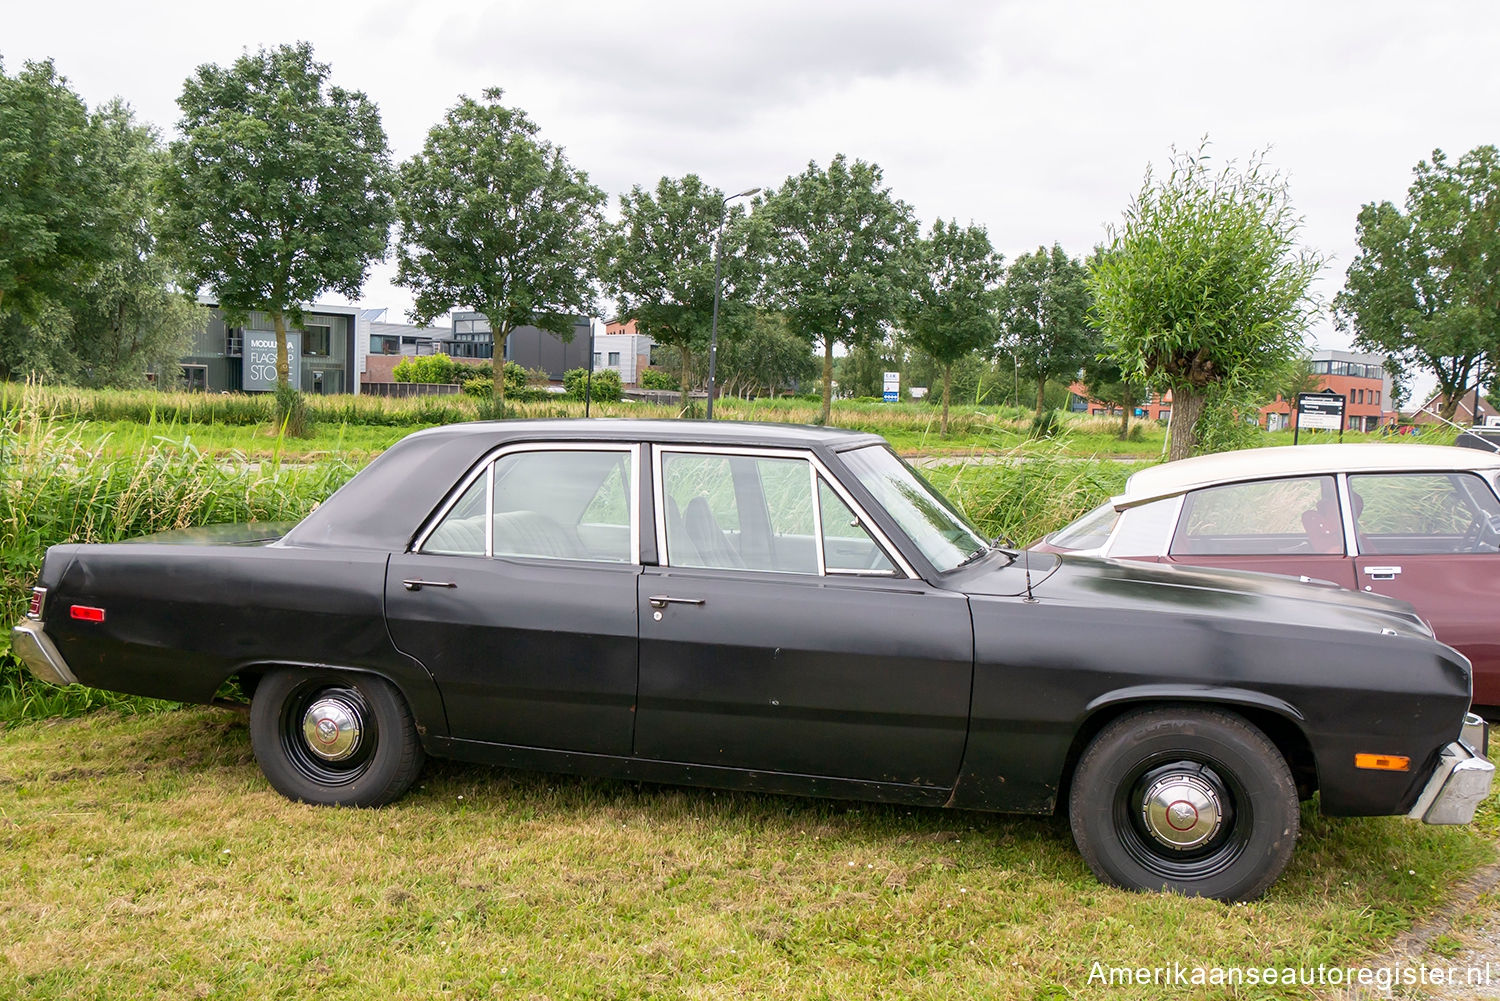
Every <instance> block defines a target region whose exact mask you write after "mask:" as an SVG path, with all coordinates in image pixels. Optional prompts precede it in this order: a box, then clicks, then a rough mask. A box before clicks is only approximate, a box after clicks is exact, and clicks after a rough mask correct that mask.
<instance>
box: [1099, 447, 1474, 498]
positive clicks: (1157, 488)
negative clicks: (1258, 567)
mask: <svg viewBox="0 0 1500 1001" xmlns="http://www.w3.org/2000/svg"><path fill="white" fill-rule="evenodd" d="M1455 469H1464V470H1474V471H1476V472H1492V471H1494V470H1500V453H1496V452H1482V451H1479V450H1478V449H1473V448H1454V447H1453V446H1451V445H1418V444H1412V443H1406V442H1402V443H1396V442H1362V443H1358V444H1354V443H1351V444H1348V445H1278V446H1276V447H1274V448H1247V449H1242V450H1240V451H1237V452H1217V453H1215V454H1213V455H1200V456H1196V457H1194V458H1191V459H1179V460H1177V461H1176V462H1166V463H1163V464H1162V465H1160V466H1152V467H1150V468H1148V469H1142V470H1141V471H1140V472H1138V473H1135V474H1133V475H1132V476H1131V477H1130V479H1128V480H1126V481H1125V492H1124V493H1122V494H1120V495H1119V496H1118V497H1115V498H1114V504H1115V506H1116V507H1120V506H1126V507H1134V506H1135V505H1137V504H1144V503H1145V502H1147V501H1152V500H1157V499H1160V498H1162V497H1173V496H1176V495H1177V494H1180V493H1185V492H1187V491H1189V490H1196V489H1198V488H1200V487H1208V486H1216V485H1218V484H1221V483H1236V482H1240V481H1243V480H1265V479H1273V478H1276V477H1280V476H1315V475H1319V474H1328V473H1385V472H1432V471H1448V470H1455Z"/></svg>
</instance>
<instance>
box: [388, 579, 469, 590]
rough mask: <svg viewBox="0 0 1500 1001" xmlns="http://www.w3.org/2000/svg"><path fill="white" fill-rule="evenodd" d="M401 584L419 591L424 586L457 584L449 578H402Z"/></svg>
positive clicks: (408, 588)
mask: <svg viewBox="0 0 1500 1001" xmlns="http://www.w3.org/2000/svg"><path fill="white" fill-rule="evenodd" d="M401 586H402V587H404V588H406V589H407V590H408V591H420V590H422V588H424V587H447V588H457V587H458V585H457V584H455V583H453V581H451V580H420V579H419V580H403V581H402V582H401Z"/></svg>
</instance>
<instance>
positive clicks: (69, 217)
mask: <svg viewBox="0 0 1500 1001" xmlns="http://www.w3.org/2000/svg"><path fill="white" fill-rule="evenodd" d="M93 147H94V129H93V126H92V124H91V123H90V121H89V114H88V108H87V107H86V106H85V105H84V103H83V100H82V98H80V97H79V96H78V95H77V94H75V93H74V92H73V90H72V89H71V88H70V87H69V86H68V83H67V80H66V79H65V78H64V77H61V76H58V75H57V71H56V69H55V68H54V67H53V65H52V62H51V60H47V61H45V62H40V63H33V62H28V63H26V64H25V66H24V67H23V68H22V70H21V72H19V73H17V74H16V75H15V76H14V77H11V76H8V75H7V74H6V73H5V67H4V64H3V63H0V316H4V315H7V314H12V315H15V316H18V317H19V318H20V319H21V321H22V322H25V323H28V324H30V323H36V322H37V321H38V320H39V319H41V318H43V317H44V316H45V315H46V314H47V313H48V312H49V311H50V310H51V309H53V308H55V307H56V305H57V303H58V302H59V300H60V299H61V298H63V297H64V295H65V294H66V292H67V291H68V290H69V289H71V288H72V287H73V286H74V285H75V284H76V283H77V282H79V281H81V280H86V279H87V277H88V276H89V275H90V273H91V271H92V264H93V262H94V261H95V260H97V259H98V258H99V257H100V256H101V253H102V248H101V246H100V236H101V234H100V227H99V225H98V223H99V222H100V218H99V216H100V199H99V195H100V192H101V190H102V189H103V187H104V185H105V183H106V179H105V177H104V176H103V173H102V171H101V170H100V168H99V165H98V163H97V162H96V161H95V159H94V157H93V155H92V153H93Z"/></svg>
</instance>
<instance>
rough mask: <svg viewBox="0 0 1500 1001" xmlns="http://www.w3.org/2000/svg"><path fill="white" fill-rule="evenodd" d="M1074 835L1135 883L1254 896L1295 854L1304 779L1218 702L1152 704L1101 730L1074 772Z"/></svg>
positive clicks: (1118, 882) (1231, 897)
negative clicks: (1168, 706)
mask: <svg viewBox="0 0 1500 1001" xmlns="http://www.w3.org/2000/svg"><path fill="white" fill-rule="evenodd" d="M1068 817H1069V822H1070V824H1071V825H1072V828H1073V840H1074V841H1075V842H1076V843H1077V845H1078V851H1079V852H1080V853H1081V854H1082V855H1083V859H1084V861H1085V862H1087V863H1088V866H1089V868H1090V869H1092V870H1093V871H1094V875H1096V876H1098V877H1099V878H1100V879H1101V880H1103V881H1104V882H1106V883H1111V884H1113V885H1115V886H1120V887H1124V888H1125V889H1128V890H1168V891H1171V892H1174V893H1182V894H1186V895H1188V896H1194V897H1212V898H1214V899H1216V900H1223V901H1236V900H1252V899H1254V898H1256V897H1259V896H1260V895H1261V894H1263V893H1265V892H1266V890H1267V889H1268V888H1270V886H1271V884H1272V883H1274V882H1275V881H1276V878H1277V877H1278V876H1280V875H1281V872H1282V870H1283V869H1285V868H1286V865H1287V863H1288V862H1289V861H1290V860H1291V857H1292V849H1293V848H1294V847H1295V846H1296V843H1297V829H1298V822H1299V814H1298V800H1297V785H1296V783H1295V782H1294V781H1293V780H1292V773H1291V769H1290V768H1288V767H1287V763H1286V759H1285V758H1283V757H1282V755H1281V752H1280V751H1279V750H1278V749H1277V747H1276V745H1275V744H1273V743H1271V741H1270V740H1269V739H1268V738H1267V737H1266V735H1265V734H1263V733H1261V732H1260V731H1259V730H1257V729H1256V728H1255V727H1253V726H1251V725H1250V724H1249V723H1248V722H1246V721H1245V720H1244V719H1243V718H1241V717H1239V716H1235V715H1233V714H1231V713H1227V712H1222V711H1219V710H1215V709H1182V708H1172V709H1153V710H1147V711H1142V712H1133V713H1130V714H1128V715H1125V716H1122V717H1120V718H1119V719H1117V720H1115V721H1114V722H1112V723H1110V724H1109V725H1107V726H1106V727H1105V728H1104V729H1103V730H1101V731H1100V732H1099V734H1098V736H1096V737H1095V738H1094V739H1093V741H1092V742H1090V744H1089V746H1088V748H1087V750H1085V751H1084V753H1083V756H1082V758H1080V759H1079V762H1078V769H1077V771H1076V772H1075V773H1074V776H1073V786H1072V789H1071V791H1070V794H1069V797H1068Z"/></svg>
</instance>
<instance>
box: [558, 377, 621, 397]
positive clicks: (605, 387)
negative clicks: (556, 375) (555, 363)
mask: <svg viewBox="0 0 1500 1001" xmlns="http://www.w3.org/2000/svg"><path fill="white" fill-rule="evenodd" d="M588 378H589V372H588V369H586V368H572V369H569V370H568V371H566V372H564V373H563V388H564V389H566V390H567V396H568V399H570V400H581V399H583V395H584V386H585V385H586V384H587V382H588ZM590 395H591V396H592V397H593V399H594V402H596V403H614V402H617V401H618V400H619V399H620V373H619V372H617V371H615V370H614V369H612V368H602V369H598V370H596V371H595V372H594V376H593V389H592V392H591V393H590Z"/></svg>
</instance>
